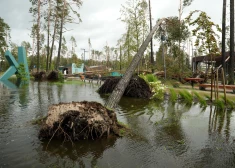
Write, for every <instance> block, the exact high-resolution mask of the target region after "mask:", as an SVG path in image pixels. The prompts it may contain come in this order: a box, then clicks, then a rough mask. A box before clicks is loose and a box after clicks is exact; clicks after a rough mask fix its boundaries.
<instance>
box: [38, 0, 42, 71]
mask: <svg viewBox="0 0 235 168" xmlns="http://www.w3.org/2000/svg"><path fill="white" fill-rule="evenodd" d="M40 5H41V1H40V0H39V1H38V20H37V72H39V58H40V18H41V17H40V15H41V13H40Z"/></svg>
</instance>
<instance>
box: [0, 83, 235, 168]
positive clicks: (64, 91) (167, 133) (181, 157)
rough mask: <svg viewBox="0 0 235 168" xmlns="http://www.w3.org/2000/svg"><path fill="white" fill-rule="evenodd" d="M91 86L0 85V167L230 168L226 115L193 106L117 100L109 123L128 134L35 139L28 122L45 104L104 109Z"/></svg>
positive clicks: (234, 131)
mask: <svg viewBox="0 0 235 168" xmlns="http://www.w3.org/2000/svg"><path fill="white" fill-rule="evenodd" d="M97 89H98V87H97V86H96V85H91V84H87V85H66V84H64V85H62V86H57V85H52V84H49V83H47V82H41V83H38V82H30V84H29V86H27V87H23V88H17V87H13V85H12V86H10V87H6V86H5V85H4V84H2V83H0V168H5V167H22V168H25V167H40V168H41V167H53V168H54V167H88V168H89V167H96V168H109V167H110V168H132V167H133V168H142V167H143V168H156V167H159V168H182V167H185V168H194V167H195V168H210V167H213V168H217V167H218V168H230V167H231V168H232V167H235V145H234V143H235V117H234V112H233V111H220V110H216V109H215V108H214V107H207V108H206V109H202V108H200V106H199V105H197V104H195V105H192V106H187V105H184V104H180V103H175V104H172V103H171V102H168V101H167V100H166V101H164V102H156V101H146V100H141V99H131V98H122V100H121V102H120V104H119V106H118V108H117V111H116V113H117V117H118V120H120V121H121V122H123V123H126V124H127V125H128V126H129V127H130V129H131V131H132V134H131V135H128V136H126V137H122V138H116V137H109V138H108V139H107V138H104V139H100V140H97V141H88V140H84V141H79V142H76V143H75V145H74V146H72V144H71V142H61V141H56V140H52V141H51V142H50V144H49V145H48V141H47V142H45V141H44V142H42V141H40V140H39V139H38V137H37V135H38V132H39V126H38V125H32V124H31V123H32V120H34V119H37V118H40V117H43V116H46V114H47V109H48V107H49V106H50V105H51V104H55V103H59V102H71V101H83V100H87V101H97V102H100V103H102V104H103V103H104V102H105V100H106V99H107V97H105V96H100V95H99V94H98V93H97V92H96V90H97Z"/></svg>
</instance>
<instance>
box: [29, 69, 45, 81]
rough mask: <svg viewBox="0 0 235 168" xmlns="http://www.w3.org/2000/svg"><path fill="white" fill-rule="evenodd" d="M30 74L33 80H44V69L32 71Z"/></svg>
mask: <svg viewBox="0 0 235 168" xmlns="http://www.w3.org/2000/svg"><path fill="white" fill-rule="evenodd" d="M32 76H33V77H34V79H35V81H42V80H46V76H47V75H46V72H45V71H41V72H34V73H33V74H32Z"/></svg>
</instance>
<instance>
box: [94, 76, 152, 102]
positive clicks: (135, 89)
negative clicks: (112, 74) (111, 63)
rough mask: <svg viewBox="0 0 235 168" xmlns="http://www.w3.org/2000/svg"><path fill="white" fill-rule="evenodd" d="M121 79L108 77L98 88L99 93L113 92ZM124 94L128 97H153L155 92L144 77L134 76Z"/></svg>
mask: <svg viewBox="0 0 235 168" xmlns="http://www.w3.org/2000/svg"><path fill="white" fill-rule="evenodd" d="M120 79H121V78H109V79H106V80H105V82H104V84H103V85H102V86H101V87H100V88H99V89H98V93H100V94H109V93H112V92H113V90H114V88H115V87H116V85H117V84H118V82H119V80H120ZM123 95H124V96H127V97H135V98H144V99H149V98H151V96H152V95H153V93H152V91H151V89H150V87H149V85H148V84H147V83H146V82H145V80H144V79H142V78H140V77H138V76H134V77H132V78H131V80H130V82H129V84H128V85H127V87H126V90H125V92H124V94H123Z"/></svg>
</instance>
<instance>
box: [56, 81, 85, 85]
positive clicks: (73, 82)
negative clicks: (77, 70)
mask: <svg viewBox="0 0 235 168" xmlns="http://www.w3.org/2000/svg"><path fill="white" fill-rule="evenodd" d="M52 84H56V85H64V84H69V85H75V84H84V82H83V81H81V80H65V81H64V82H52Z"/></svg>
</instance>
